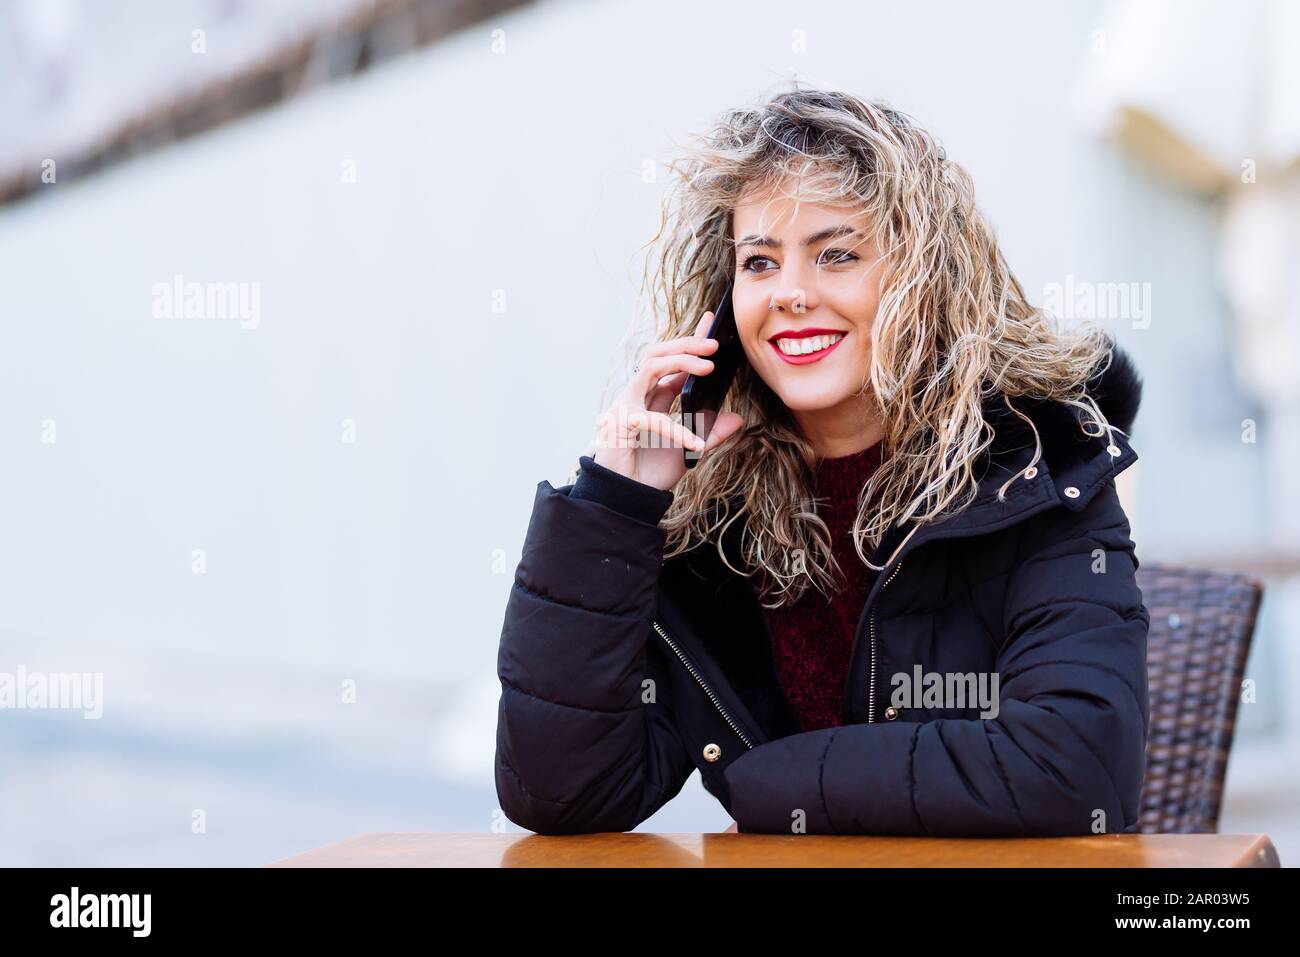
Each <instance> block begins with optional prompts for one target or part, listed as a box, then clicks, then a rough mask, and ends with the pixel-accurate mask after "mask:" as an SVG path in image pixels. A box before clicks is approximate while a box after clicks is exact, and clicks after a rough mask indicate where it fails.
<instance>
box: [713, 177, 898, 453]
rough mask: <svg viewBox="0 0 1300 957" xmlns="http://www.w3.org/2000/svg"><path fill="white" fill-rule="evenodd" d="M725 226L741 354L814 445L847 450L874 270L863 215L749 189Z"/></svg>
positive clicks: (873, 303) (872, 306) (873, 301)
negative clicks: (731, 245) (732, 247)
mask: <svg viewBox="0 0 1300 957" xmlns="http://www.w3.org/2000/svg"><path fill="white" fill-rule="evenodd" d="M732 224H733V225H732V239H733V240H734V241H735V244H736V281H735V286H734V289H733V292H732V302H733V305H734V307H735V311H736V327H737V329H738V331H739V333H740V339H741V342H742V344H743V346H744V349H745V354H746V356H748V358H749V361H750V363H751V364H752V365H753V367H754V369H755V371H756V372H758V374H759V375H760V376H761V377H762V379H763V381H764V382H765V383H767V385H768V386H769V387H770V388H771V389H772V391H773V392H775V393H776V394H777V395H778V396H779V397H780V398H781V400H782V401H783V402H784V403H785V405H786V407H787V408H789V409H790V410H791V411H792V412H793V413H795V417H796V419H797V421H799V423H800V424H801V425H802V426H803V427H804V431H805V434H806V435H807V436H808V438H809V439H811V440H812V441H813V443H814V445H827V446H838V447H844V446H845V444H846V442H847V444H848V445H849V446H852V445H853V444H854V443H853V439H852V435H853V434H854V433H855V432H857V433H860V432H861V428H862V426H861V422H862V404H861V400H860V399H856V398H854V396H855V394H856V393H857V392H859V391H860V390H861V388H862V386H863V384H864V383H865V381H866V379H867V375H868V369H869V363H870V360H871V326H872V323H873V322H875V319H876V308H877V306H878V305H879V302H880V275H881V271H882V269H883V264H882V263H878V262H877V261H876V260H877V257H878V253H877V251H876V249H875V247H874V245H873V244H872V242H871V240H870V239H869V238H868V236H867V234H866V233H865V232H864V230H865V228H866V226H867V221H866V217H865V215H864V214H860V213H859V214H856V215H855V214H854V213H853V211H852V210H846V209H844V208H842V207H841V208H836V207H833V206H826V205H822V204H816V203H812V204H810V203H806V202H805V203H798V202H796V201H795V200H794V199H791V198H788V197H786V196H778V197H776V198H769V197H763V196H759V195H757V194H751V195H749V196H746V197H742V202H741V203H740V205H738V206H737V207H736V209H735V212H734V215H733V217H732ZM782 345H784V346H785V348H782ZM810 349H811V350H814V351H811V352H809V351H806V350H810ZM792 353H793V354H792ZM823 440H824V441H823ZM857 447H859V448H860V447H863V446H861V445H858V446H857ZM854 450H856V449H855V448H850V451H854ZM822 454H836V451H835V450H834V449H831V448H827V449H826V450H824V451H823V453H822Z"/></svg>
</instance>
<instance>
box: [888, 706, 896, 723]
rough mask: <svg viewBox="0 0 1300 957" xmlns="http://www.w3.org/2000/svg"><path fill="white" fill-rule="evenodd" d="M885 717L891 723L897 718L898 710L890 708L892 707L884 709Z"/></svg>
mask: <svg viewBox="0 0 1300 957" xmlns="http://www.w3.org/2000/svg"><path fill="white" fill-rule="evenodd" d="M885 717H886V718H887V719H888V720H890V721H893V720H894V719H895V718H897V717H898V709H897V708H895V707H892V706H891V707H888V708H886V709H885Z"/></svg>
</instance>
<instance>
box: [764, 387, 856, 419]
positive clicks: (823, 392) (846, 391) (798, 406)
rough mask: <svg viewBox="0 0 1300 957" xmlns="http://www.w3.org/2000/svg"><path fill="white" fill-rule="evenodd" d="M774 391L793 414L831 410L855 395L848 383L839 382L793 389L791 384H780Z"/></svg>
mask: <svg viewBox="0 0 1300 957" xmlns="http://www.w3.org/2000/svg"><path fill="white" fill-rule="evenodd" d="M772 391H773V392H775V393H776V394H777V396H778V397H779V398H780V399H781V402H782V403H784V405H785V407H786V408H787V409H789V410H790V411H791V412H819V411H821V410H822V409H831V408H834V407H835V406H837V405H839V404H840V403H841V402H843V401H844V400H845V399H847V398H848V397H849V396H850V395H851V394H852V393H853V390H852V389H850V388H849V386H848V384H847V383H844V382H838V381H828V382H824V383H821V382H817V383H813V382H807V383H800V384H799V386H797V387H793V388H792V387H790V385H789V383H780V387H779V388H776V389H773V390H772Z"/></svg>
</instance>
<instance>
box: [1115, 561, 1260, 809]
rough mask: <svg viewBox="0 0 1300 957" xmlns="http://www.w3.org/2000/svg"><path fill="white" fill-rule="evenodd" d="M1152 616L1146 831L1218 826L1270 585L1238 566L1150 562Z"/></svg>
mask: <svg viewBox="0 0 1300 957" xmlns="http://www.w3.org/2000/svg"><path fill="white" fill-rule="evenodd" d="M1137 582H1138V586H1139V587H1140V588H1141V589H1142V595H1143V602H1144V604H1145V605H1146V607H1147V610H1148V611H1150V613H1151V631H1150V635H1149V637H1148V640H1147V680H1148V689H1149V692H1150V699H1151V726H1150V730H1149V733H1148V735H1147V767H1146V776H1145V778H1144V780H1143V784H1142V805H1141V815H1140V817H1139V820H1138V827H1137V830H1138V832H1139V833H1142V834H1198V833H1214V832H1216V831H1218V828H1219V810H1220V806H1221V803H1222V798H1223V782H1224V778H1225V776H1226V774H1227V770H1228V751H1229V749H1230V748H1231V747H1232V737H1233V731H1234V730H1235V728H1236V720H1237V703H1238V701H1239V700H1240V698H1241V682H1242V677H1243V675H1244V673H1245V670H1246V657H1247V655H1248V654H1249V653H1250V642H1251V638H1252V636H1253V635H1254V631H1255V617H1256V614H1257V613H1258V611H1259V604H1260V599H1261V597H1262V596H1263V592H1264V588H1263V585H1262V584H1261V583H1260V582H1259V581H1257V580H1255V579H1253V578H1251V577H1249V576H1247V575H1240V574H1234V573H1231V572H1221V571H1208V570H1203V569H1195V568H1183V567H1179V566H1174V565H1158V564H1150V565H1141V566H1140V567H1139V568H1138V571H1137Z"/></svg>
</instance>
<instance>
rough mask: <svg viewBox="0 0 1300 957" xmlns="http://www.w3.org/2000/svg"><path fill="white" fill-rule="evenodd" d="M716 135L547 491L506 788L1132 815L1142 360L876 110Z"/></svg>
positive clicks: (777, 828)
mask: <svg viewBox="0 0 1300 957" xmlns="http://www.w3.org/2000/svg"><path fill="white" fill-rule="evenodd" d="M692 154H693V155H692V156H691V158H690V161H689V163H688V164H687V166H686V168H685V169H684V170H682V172H684V175H682V176H681V177H680V178H679V180H678V181H677V191H676V193H675V194H674V195H672V196H670V205H669V207H668V209H667V210H666V223H668V224H669V225H670V226H671V228H670V229H668V230H667V231H666V232H665V230H661V231H660V236H659V237H656V238H663V239H664V243H663V250H662V253H661V255H660V256H659V257H658V259H657V268H656V269H655V271H654V276H653V282H652V288H653V290H654V293H655V303H656V307H657V315H660V316H662V317H665V318H666V323H665V325H664V327H663V328H662V329H661V330H660V332H659V335H658V336H657V341H656V342H655V343H654V344H653V345H651V346H650V347H649V348H648V349H647V350H646V353H645V356H644V357H643V358H642V359H641V361H640V364H639V366H638V367H637V369H636V370H635V372H634V374H633V375H632V377H631V380H630V382H629V383H628V384H627V385H626V387H625V388H623V389H622V390H621V392H620V393H619V394H618V396H617V397H616V398H615V399H614V401H613V403H612V405H611V406H610V408H609V410H608V412H607V413H606V414H605V415H603V416H602V417H601V420H600V423H599V427H598V434H597V440H596V443H595V451H594V454H589V455H583V456H581V457H580V458H579V471H578V474H577V476H576V481H574V482H573V483H572V484H569V485H566V486H564V487H562V488H559V489H556V488H554V487H552V486H551V484H550V483H549V482H545V481H543V482H541V483H540V484H539V485H538V486H537V492H536V498H535V502H534V511H533V515H532V520H531V522H530V525H529V528H528V533H527V538H526V541H525V543H524V548H523V557H522V560H521V561H520V563H519V566H518V570H517V572H516V577H515V582H514V587H513V588H512V590H511V594H510V597H509V600H508V603H507V608H506V613H505V623H504V628H503V630H502V635H501V645H500V651H499V657H498V674H499V677H500V679H501V685H502V693H501V699H500V705H499V711H498V724H497V755H496V787H497V794H498V796H499V799H500V801H501V807H502V809H503V811H504V813H505V814H506V816H507V817H508V818H509V819H510V820H511V821H514V822H515V823H516V824H518V825H520V826H522V827H525V828H528V829H530V830H533V831H537V832H540V833H545V834H569V833H576V832H590V831H624V830H630V829H632V828H635V827H636V826H637V825H639V824H640V823H641V822H642V821H644V820H646V819H647V818H648V817H650V815H652V814H654V813H655V811H657V810H658V809H659V808H660V807H662V806H663V805H664V804H665V803H666V802H667V801H668V800H670V799H671V798H672V797H673V796H675V795H676V794H677V793H678V792H679V791H680V789H681V787H682V785H683V783H684V782H685V780H686V778H687V777H688V776H689V775H690V774H691V772H692V771H694V770H695V769H696V768H698V769H699V770H700V772H701V776H702V779H703V783H704V785H705V787H706V788H707V789H708V790H709V791H710V793H712V794H713V795H715V796H716V797H717V798H718V800H719V801H720V802H721V803H722V805H723V807H725V808H726V810H727V811H728V812H729V813H730V814H731V816H732V817H733V818H735V819H736V821H737V823H738V826H739V829H740V830H741V831H742V832H771V833H844V834H847V833H874V834H922V835H924V834H930V835H966V836H1020V835H1064V834H1089V833H1102V832H1111V831H1135V830H1136V829H1137V821H1138V802H1139V795H1140V790H1141V786H1142V776H1143V772H1144V768H1145V744H1146V730H1147V716H1148V701H1147V685H1146V637H1147V626H1148V621H1149V615H1148V612H1147V609H1146V608H1145V607H1144V606H1143V603H1142V595H1141V592H1140V591H1139V589H1138V587H1137V585H1136V583H1135V576H1134V573H1135V571H1136V569H1137V567H1138V561H1137V558H1136V556H1135V554H1134V545H1133V542H1132V540H1131V539H1130V537H1129V524H1128V520H1127V518H1126V516H1125V514H1124V512H1123V510H1122V508H1121V507H1120V503H1119V499H1118V497H1117V494H1116V489H1115V483H1114V476H1115V475H1117V474H1118V473H1120V472H1121V471H1123V470H1124V469H1125V468H1127V467H1128V466H1129V465H1131V464H1132V463H1133V462H1134V461H1135V460H1136V458H1137V456H1136V454H1135V453H1134V451H1133V449H1132V447H1131V446H1130V445H1129V443H1128V441H1127V436H1126V433H1127V430H1128V429H1129V427H1130V426H1131V424H1132V421H1133V419H1134V417H1135V415H1136V412H1137V406H1138V401H1139V397H1140V381H1139V379H1138V377H1137V375H1136V373H1135V371H1134V369H1133V366H1132V363H1131V362H1130V360H1129V359H1128V357H1127V356H1126V355H1125V354H1124V353H1123V352H1121V351H1120V350H1119V349H1118V348H1117V347H1116V345H1115V343H1114V342H1113V340H1112V339H1111V337H1110V336H1109V335H1108V334H1107V333H1105V332H1104V331H1102V330H1100V329H1097V328H1091V329H1086V330H1083V331H1066V330H1062V329H1060V328H1058V327H1057V326H1056V324H1055V323H1054V321H1052V320H1051V319H1050V318H1049V317H1047V316H1045V315H1044V314H1043V313H1042V312H1040V311H1039V310H1037V309H1035V308H1033V307H1032V306H1030V305H1029V303H1028V302H1027V300H1026V297H1025V294H1024V292H1023V291H1022V289H1021V287H1020V284H1019V283H1018V282H1017V280H1016V279H1015V278H1014V277H1013V276H1012V275H1011V273H1010V271H1009V269H1008V268H1007V265H1006V263H1005V261H1004V259H1003V256H1002V254H1001V252H1000V251H999V249H998V246H997V243H996V242H995V239H994V235H993V232H992V229H991V228H990V227H989V225H988V224H987V222H986V221H985V220H984V219H983V217H982V216H981V215H980V213H979V212H978V211H977V209H976V207H975V204H974V201H973V198H972V186H971V182H970V179H969V177H968V175H967V174H966V173H965V172H964V171H963V170H962V169H961V168H960V167H958V166H957V165H956V164H955V163H953V162H952V161H950V160H948V159H947V158H946V156H945V155H944V151H943V150H942V148H941V147H940V146H939V145H938V144H937V143H936V142H935V140H934V139H933V138H932V137H931V136H930V135H928V134H927V133H926V132H924V131H923V130H921V129H919V128H918V127H917V126H916V125H915V123H914V122H912V121H911V120H910V118H908V117H907V116H905V115H904V114H901V113H899V112H897V111H895V110H892V109H890V108H888V107H887V106H885V105H883V104H880V103H877V102H863V101H860V100H858V99H856V98H854V97H851V96H848V95H845V94H842V93H835V92H827V91H818V90H798V91H795V92H789V93H785V94H782V95H779V96H776V97H775V98H773V99H772V100H771V101H770V102H767V103H765V104H763V105H761V106H757V107H754V108H744V109H738V110H734V111H731V112H729V113H727V114H725V115H724V116H723V117H722V119H721V121H720V122H719V124H718V126H717V128H716V129H715V130H714V131H713V132H712V134H711V135H710V136H708V137H705V138H704V139H703V142H702V143H701V144H700V145H699V146H698V148H695V149H693V150H692ZM676 167H677V164H674V168H676ZM728 283H733V293H732V300H733V304H734V309H735V315H736V324H737V329H738V332H739V335H740V340H741V343H742V345H743V349H744V361H742V363H741V368H740V371H739V372H738V373H737V377H736V380H735V382H734V384H733V386H732V388H731V391H730V392H729V394H728V398H727V402H726V405H725V407H724V411H723V412H722V413H721V414H720V415H719V417H718V421H717V422H716V424H715V425H714V427H713V429H712V432H711V433H710V434H709V437H708V441H707V444H706V445H703V448H702V449H701V448H700V446H699V445H692V435H691V433H690V432H689V431H688V430H687V429H685V428H684V427H683V425H682V423H681V422H680V421H678V419H677V418H674V415H675V414H676V413H677V412H678V410H679V394H680V391H681V389H682V386H683V384H684V381H685V378H686V376H687V375H688V374H692V373H693V374H696V375H707V374H708V373H709V372H710V370H711V369H712V363H711V362H710V361H709V359H708V356H709V355H710V354H711V353H712V352H713V351H714V350H715V349H716V348H717V343H716V342H715V341H713V340H711V339H708V338H706V337H705V336H706V333H707V330H708V329H709V325H708V324H709V322H710V321H711V319H712V314H711V313H710V312H708V311H705V310H707V309H708V307H709V306H711V305H713V304H715V303H717V302H718V300H719V296H720V295H721V293H722V291H723V290H724V289H725V288H726V287H727V285H728ZM684 446H689V447H692V448H695V449H696V450H698V451H701V452H702V454H701V456H700V458H699V460H698V462H697V463H696V465H695V467H694V468H692V469H690V470H687V469H686V467H685V464H684V462H683V447H684Z"/></svg>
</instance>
